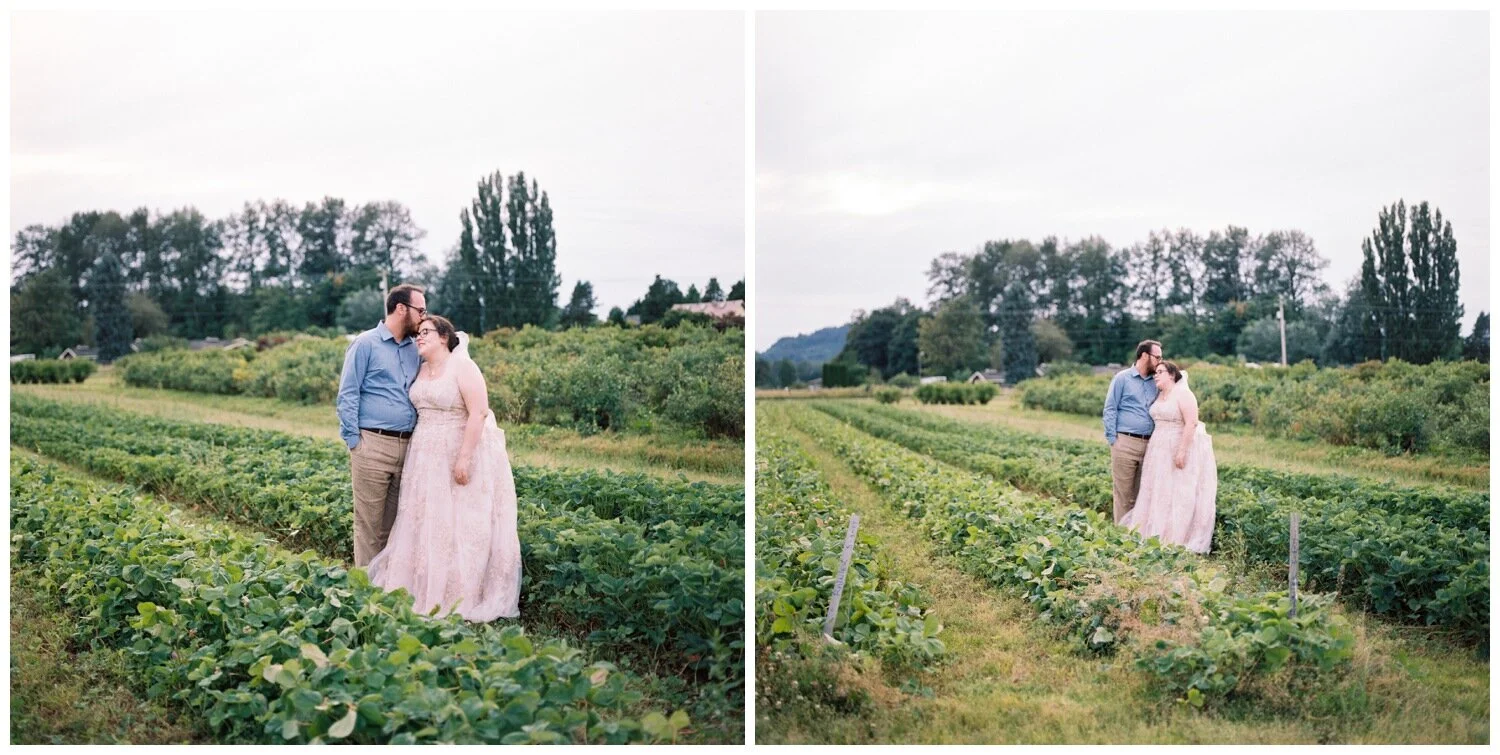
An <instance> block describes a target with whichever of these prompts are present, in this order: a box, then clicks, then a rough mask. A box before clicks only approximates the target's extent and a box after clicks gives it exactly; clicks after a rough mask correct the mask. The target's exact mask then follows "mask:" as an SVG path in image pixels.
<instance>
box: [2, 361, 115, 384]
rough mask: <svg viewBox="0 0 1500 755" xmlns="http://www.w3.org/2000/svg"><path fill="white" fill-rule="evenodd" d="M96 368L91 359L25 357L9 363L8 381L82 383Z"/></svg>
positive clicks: (97, 366)
mask: <svg viewBox="0 0 1500 755" xmlns="http://www.w3.org/2000/svg"><path fill="white" fill-rule="evenodd" d="M98 369H99V365H97V364H95V363H94V361H93V360H91V359H27V360H24V361H20V362H11V363H10V382H12V383H82V382H83V381H85V380H87V379H88V377H89V376H90V375H92V374H94V373H95V372H96V371H98Z"/></svg>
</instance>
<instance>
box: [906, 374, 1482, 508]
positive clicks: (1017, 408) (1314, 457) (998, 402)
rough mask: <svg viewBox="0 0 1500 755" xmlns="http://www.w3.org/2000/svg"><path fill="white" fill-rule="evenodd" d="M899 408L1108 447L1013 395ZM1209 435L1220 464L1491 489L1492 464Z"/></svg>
mask: <svg viewBox="0 0 1500 755" xmlns="http://www.w3.org/2000/svg"><path fill="white" fill-rule="evenodd" d="M900 406H901V407H902V408H905V409H919V410H921V411H926V412H932V413H934V414H940V415H943V416H945V417H951V418H953V419H960V420H965V421H969V422H978V423H983V424H991V425H999V426H1001V427H1006V428H1009V429H1012V430H1020V431H1023V432H1029V433H1037V434H1041V435H1051V436H1055V437H1059V438H1068V439H1071V440H1084V441H1095V442H1098V443H1100V444H1101V445H1102V444H1103V443H1104V429H1103V427H1104V426H1103V424H1101V422H1102V421H1101V420H1100V419H1099V418H1097V417H1085V416H1082V415H1078V414H1064V413H1062V412H1049V411H1043V410H1040V409H1026V408H1023V407H1022V406H1021V405H1020V402H1019V399H1018V398H1017V395H1016V393H1015V392H1014V391H1013V390H1002V391H1001V392H1000V395H999V396H997V397H996V398H995V399H994V400H993V401H991V402H990V403H989V404H986V405H982V406H949V405H928V404H920V403H917V402H916V401H915V400H912V399H907V400H903V401H902V402H901V404H900ZM1209 432H1211V433H1213V436H1214V455H1215V457H1216V458H1217V459H1218V460H1219V461H1221V462H1233V463H1242V464H1255V465H1257V466H1262V467H1269V468H1272V469H1280V470H1284V471H1287V472H1302V473H1309V474H1344V475H1356V476H1359V477H1365V478H1369V479H1374V480H1381V481H1385V482H1392V483H1396V484H1400V485H1417V484H1423V483H1433V482H1441V483H1448V484H1453V485H1463V486H1465V487H1470V488H1473V489H1475V490H1488V489H1489V487H1490V465H1489V462H1488V460H1480V459H1453V458H1445V457H1441V456H1434V455H1422V456H1387V455H1385V454H1383V453H1380V452H1379V451H1374V450H1370V449H1364V448H1354V447H1351V446H1335V445H1332V444H1329V443H1321V442H1316V441H1301V440H1285V439H1280V438H1268V437H1266V436H1264V435H1259V434H1256V433H1254V432H1251V431H1249V430H1247V429H1245V428H1240V427H1235V426H1232V425H1223V424H1220V425H1211V426H1210V427H1209Z"/></svg>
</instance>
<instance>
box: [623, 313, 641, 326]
mask: <svg viewBox="0 0 1500 755" xmlns="http://www.w3.org/2000/svg"><path fill="white" fill-rule="evenodd" d="M625 322H628V323H630V324H631V325H640V324H641V316H640V315H625Z"/></svg>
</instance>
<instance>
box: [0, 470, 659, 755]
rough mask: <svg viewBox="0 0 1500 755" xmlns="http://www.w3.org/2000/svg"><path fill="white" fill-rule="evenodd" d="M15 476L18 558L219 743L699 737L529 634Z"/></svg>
mask: <svg viewBox="0 0 1500 755" xmlns="http://www.w3.org/2000/svg"><path fill="white" fill-rule="evenodd" d="M10 474H11V483H10V491H11V508H10V525H11V531H12V533H13V534H14V536H15V539H14V541H13V544H12V559H13V560H14V561H15V562H16V563H19V564H22V565H24V568H26V569H27V570H28V572H29V573H31V575H32V577H33V578H34V579H35V581H36V583H37V586H38V587H39V588H41V589H44V590H49V591H53V592H55V593H56V594H57V596H58V598H59V600H60V601H61V603H62V604H63V605H64V607H65V610H66V611H67V612H68V614H69V615H71V616H73V617H74V618H75V619H76V620H77V622H78V631H79V636H80V638H82V639H84V640H85V641H86V642H87V643H88V644H90V645H91V646H94V647H108V648H115V649H120V650H123V651H125V652H126V654H127V657H128V660H127V663H128V666H129V667H130V668H131V670H132V671H133V672H134V674H135V677H136V679H137V680H138V682H139V685H140V686H141V687H143V688H144V689H145V690H146V693H147V695H148V696H149V697H151V698H153V699H165V700H168V701H170V702H171V704H173V705H177V706H181V707H183V708H185V709H187V710H188V711H191V712H192V713H193V714H194V715H195V716H197V717H199V719H200V720H201V722H202V725H203V728H206V729H207V731H208V732H209V733H211V735H212V738H213V739H214V740H215V741H219V742H225V743H282V742H359V743H398V744H399V743H417V742H472V743H486V742H487V743H523V742H537V743H544V742H574V743H586V742H593V743H608V742H629V741H640V740H660V739H662V738H670V737H673V736H675V734H676V732H677V731H679V730H680V729H682V728H683V727H685V726H686V725H687V724H688V721H687V720H686V716H685V715H684V714H680V713H678V714H674V716H673V717H672V718H670V719H669V718H667V717H666V716H665V715H663V714H662V713H660V712H657V713H654V714H651V715H648V716H645V717H642V718H639V719H635V718H632V717H630V716H627V715H625V709H626V708H627V707H628V706H629V705H630V704H631V703H632V702H634V698H633V697H632V695H631V694H630V693H627V692H626V683H625V682H626V679H625V675H624V674H622V673H621V672H619V671H618V670H617V669H616V668H614V667H613V666H611V665H610V664H607V663H593V664H589V663H587V662H585V661H584V660H583V658H582V655H581V654H580V652H579V651H578V650H577V649H575V648H570V647H568V646H567V645H566V644H565V643H562V642H558V641H552V640H542V639H540V638H533V637H530V636H528V635H527V633H526V632H525V631H523V630H522V629H521V628H520V627H519V626H515V625H510V626H505V627H503V628H494V627H483V628H480V627H474V626H471V625H468V624H466V623H465V622H463V621H462V620H460V619H458V617H455V616H450V617H448V618H446V619H433V618H430V617H424V616H420V615H417V614H415V613H414V612H413V611H412V607H411V600H410V597H409V596H407V595H405V594H404V593H401V592H396V593H387V592H385V591H384V590H381V589H379V588H377V587H374V586H372V585H370V584H369V582H368V580H367V579H366V578H365V576H364V573H363V572H362V571H359V570H354V571H350V570H347V569H346V568H345V567H344V566H343V565H342V564H339V563H337V562H333V561H329V560H327V559H324V558H321V557H318V556H316V555H313V554H311V553H304V554H301V555H293V554H289V553H286V552H284V551H281V550H280V549H278V548H275V547H274V546H272V545H271V544H270V543H268V542H267V541H266V540H264V539H261V538H249V537H245V536H243V535H240V534H239V533H237V532H234V531H232V530H230V529H229V528H227V527H222V526H213V525H207V526H205V525H199V524H190V523H185V522H184V521H183V518H182V517H181V516H179V515H178V514H177V513H176V512H175V511H174V510H173V509H171V508H170V507H169V506H167V505H165V504H163V503H162V502H160V501H158V500H155V499H153V498H151V497H149V496H142V495H139V494H137V493H136V492H135V491H133V490H131V489H129V488H119V487H111V486H104V485H100V484H97V483H93V482H91V481H87V480H84V479H82V478H80V477H77V476H75V475H72V474H69V473H66V472H63V471H61V470H59V469H58V468H57V467H55V466H51V465H44V464H37V463H35V462H32V461H31V460H29V459H25V458H14V459H13V460H12V463H11V468H10Z"/></svg>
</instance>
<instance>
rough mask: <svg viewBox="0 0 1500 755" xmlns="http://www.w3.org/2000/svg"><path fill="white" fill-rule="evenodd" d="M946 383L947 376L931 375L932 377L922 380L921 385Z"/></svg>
mask: <svg viewBox="0 0 1500 755" xmlns="http://www.w3.org/2000/svg"><path fill="white" fill-rule="evenodd" d="M946 382H948V376H947V375H932V376H929V377H924V378H922V385H931V384H933V383H946Z"/></svg>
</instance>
